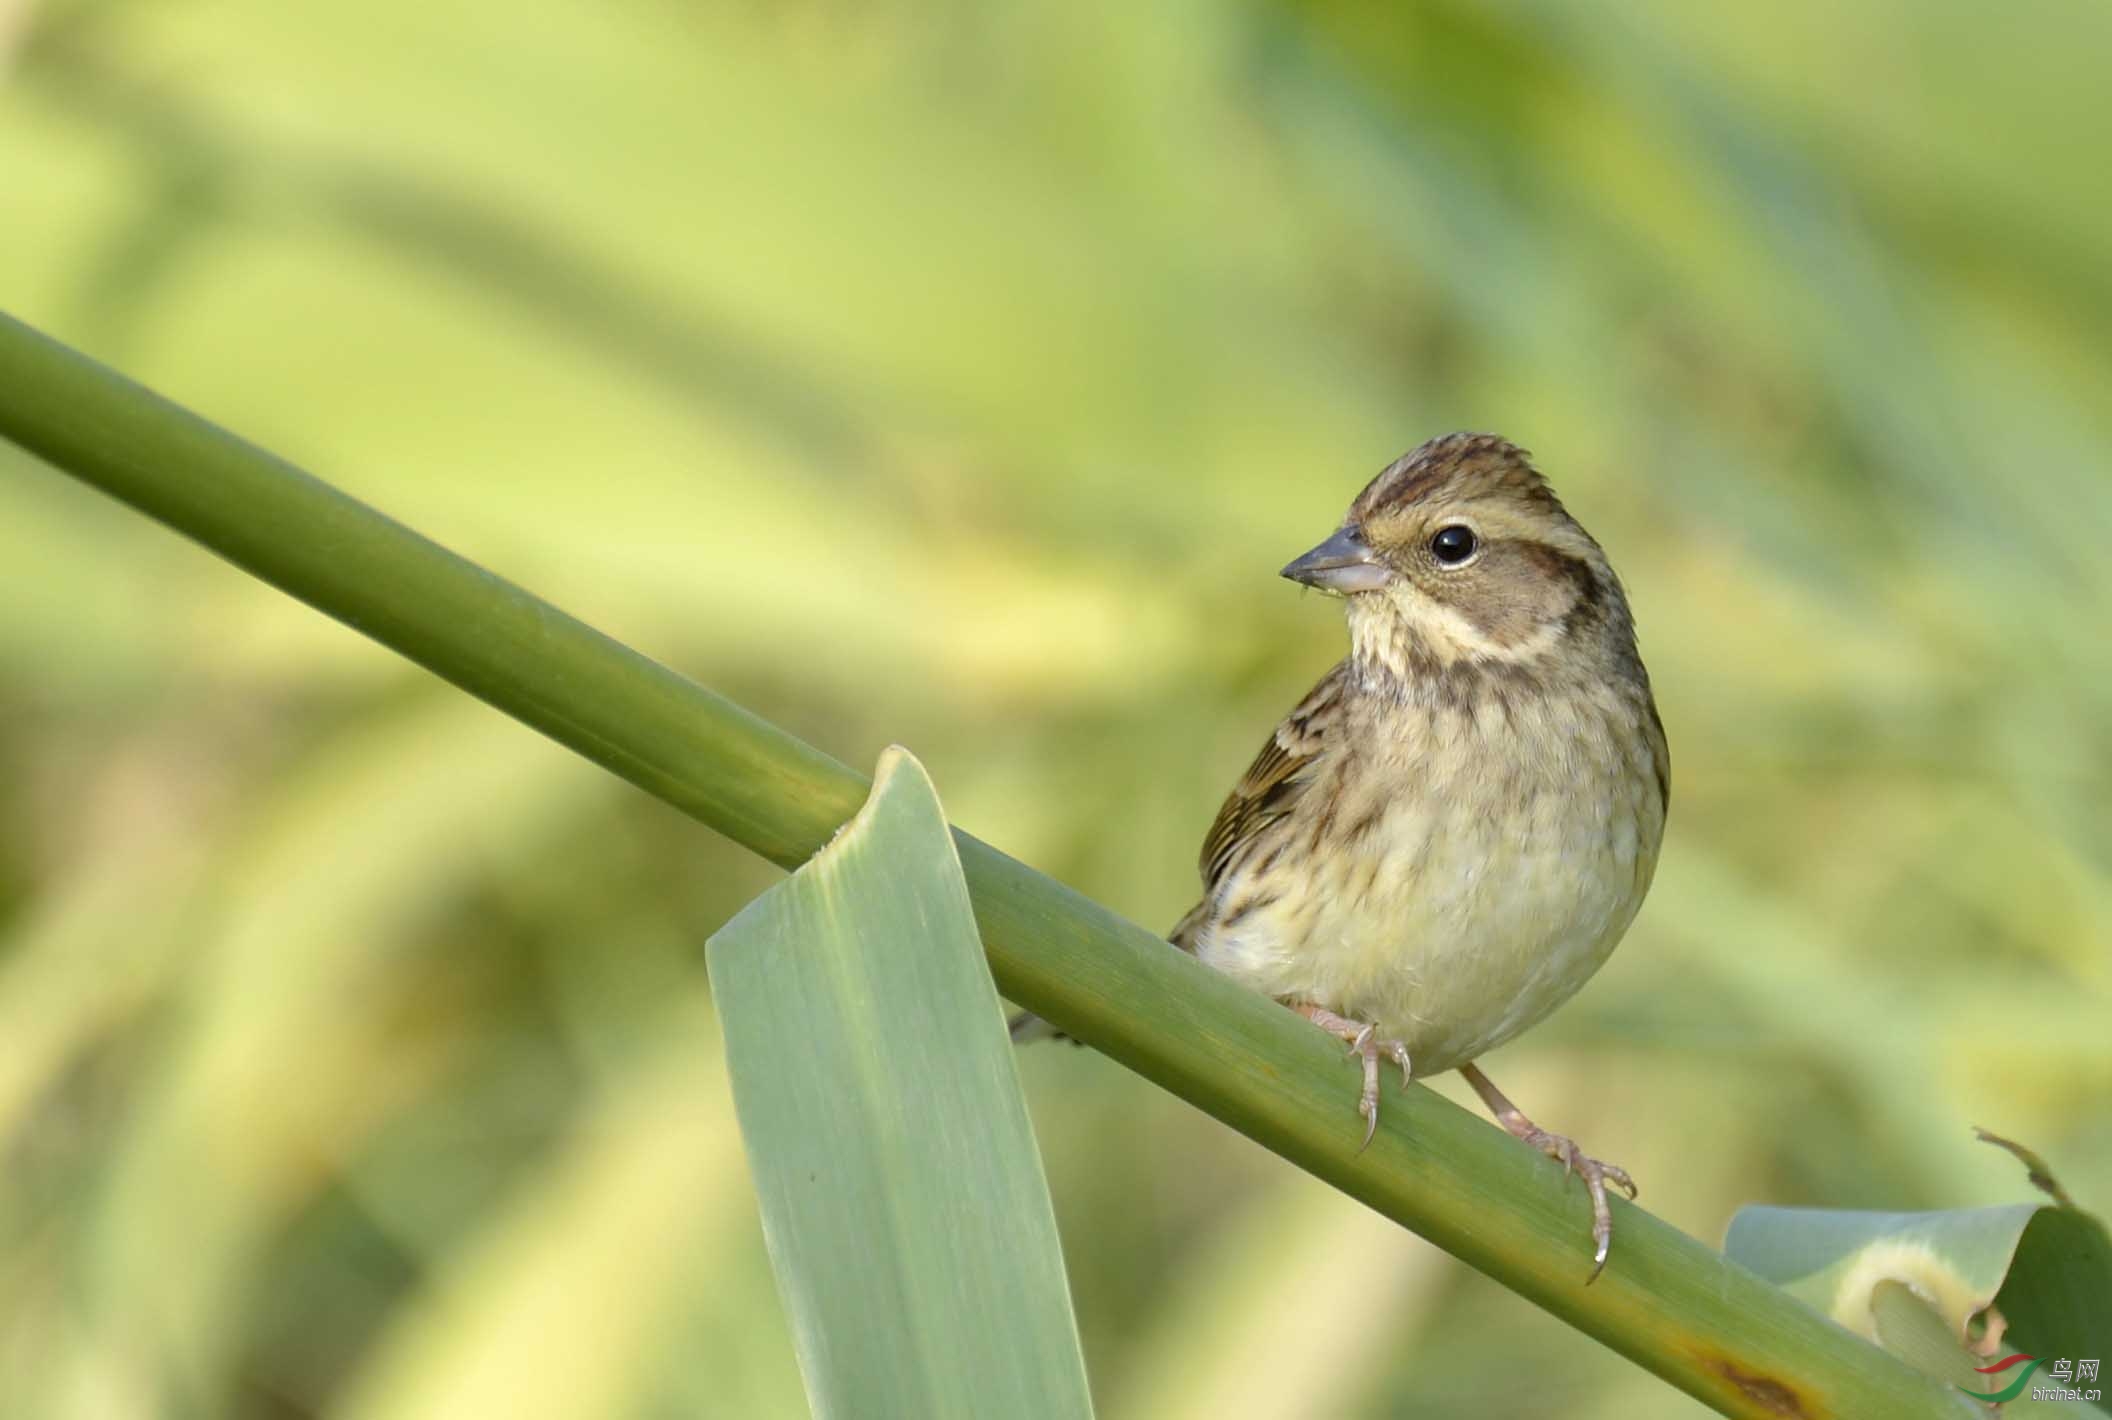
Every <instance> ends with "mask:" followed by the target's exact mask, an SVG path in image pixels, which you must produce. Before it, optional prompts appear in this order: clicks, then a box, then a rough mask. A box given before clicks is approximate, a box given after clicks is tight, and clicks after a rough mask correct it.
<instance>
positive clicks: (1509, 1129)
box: [1459, 1065, 1635, 1286]
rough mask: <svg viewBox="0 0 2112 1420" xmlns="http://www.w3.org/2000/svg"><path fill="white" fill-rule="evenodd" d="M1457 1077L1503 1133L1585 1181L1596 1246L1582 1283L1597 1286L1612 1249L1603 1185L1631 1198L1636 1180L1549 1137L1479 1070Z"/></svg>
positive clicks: (1466, 1070)
mask: <svg viewBox="0 0 2112 1420" xmlns="http://www.w3.org/2000/svg"><path fill="white" fill-rule="evenodd" d="M1459 1073H1460V1074H1462V1075H1464V1076H1466V1080H1467V1083H1468V1084H1470V1085H1472V1086H1473V1087H1474V1093H1475V1094H1477V1095H1480V1096H1481V1102H1482V1103H1483V1104H1485V1105H1487V1106H1488V1107H1489V1113H1491V1114H1493V1115H1495V1116H1496V1122H1497V1123H1498V1124H1501V1125H1502V1126H1503V1127H1504V1131H1505V1132H1506V1133H1508V1134H1509V1135H1510V1136H1511V1137H1512V1138H1514V1139H1519V1140H1523V1141H1524V1142H1525V1143H1527V1144H1530V1145H1532V1146H1533V1147H1534V1148H1535V1149H1538V1150H1539V1151H1540V1152H1541V1153H1543V1154H1546V1155H1547V1156H1548V1157H1549V1158H1551V1159H1553V1160H1554V1161H1555V1162H1556V1163H1558V1164H1560V1165H1562V1167H1564V1168H1566V1169H1568V1170H1569V1171H1570V1172H1571V1173H1573V1174H1575V1175H1576V1176H1577V1177H1578V1178H1581V1179H1583V1180H1584V1187H1585V1189H1586V1190H1587V1191H1589V1192H1590V1194H1591V1240H1592V1242H1593V1244H1594V1245H1595V1247H1594V1250H1593V1252H1592V1259H1591V1260H1592V1267H1591V1276H1589V1277H1587V1278H1585V1279H1584V1283H1585V1285H1586V1286H1589V1285H1591V1284H1592V1283H1593V1282H1596V1281H1597V1280H1598V1279H1599V1274H1600V1273H1601V1272H1603V1271H1605V1270H1606V1253H1607V1250H1608V1249H1609V1248H1611V1247H1612V1246H1613V1214H1612V1212H1611V1211H1610V1210H1609V1209H1608V1208H1607V1206H1606V1185H1607V1184H1609V1183H1610V1184H1612V1185H1613V1186H1614V1187H1615V1188H1619V1189H1625V1190H1626V1191H1627V1194H1628V1196H1629V1197H1630V1198H1633V1197H1635V1180H1633V1179H1631V1178H1629V1177H1628V1171H1627V1170H1626V1169H1624V1168H1621V1167H1620V1166H1619V1165H1617V1164H1609V1163H1604V1162H1602V1161H1600V1160H1598V1159H1594V1158H1592V1157H1590V1156H1589V1155H1587V1154H1586V1153H1585V1152H1584V1151H1583V1150H1582V1149H1579V1148H1578V1147H1577V1146H1576V1142H1575V1141H1574V1140H1571V1139H1567V1138H1564V1137H1563V1136H1562V1135H1560V1134H1550V1133H1548V1132H1547V1131H1546V1130H1545V1129H1542V1128H1541V1127H1540V1126H1539V1125H1537V1124H1535V1123H1533V1121H1531V1120H1530V1119H1527V1118H1526V1117H1525V1112H1524V1111H1523V1110H1521V1109H1519V1108H1518V1106H1517V1105H1514V1104H1512V1103H1511V1102H1510V1100H1509V1099H1507V1098H1506V1097H1505V1096H1504V1093H1503V1091H1502V1090H1499V1089H1497V1088H1496V1082H1495V1081H1494V1080H1491V1079H1490V1078H1489V1077H1488V1076H1487V1075H1484V1074H1482V1073H1481V1070H1480V1068H1479V1067H1478V1066H1475V1065H1462V1066H1460V1067H1459Z"/></svg>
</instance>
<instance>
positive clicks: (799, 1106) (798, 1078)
mask: <svg viewBox="0 0 2112 1420" xmlns="http://www.w3.org/2000/svg"><path fill="white" fill-rule="evenodd" d="M709 958H710V968H711V983H712V989H713V992H714V995H715V998H716V1000H717V1003H718V1008H719V1013H720V1016H721V1018H722V1020H723V1021H724V1023H725V1032H726V1053H727V1060H728V1065H729V1069H730V1072H731V1074H732V1078H733V1093H734V1104H735V1107H736V1109H737V1111H738V1113H739V1116H740V1121H741V1134H742V1138H743V1139H744V1141H745V1142H746V1144H747V1148H748V1156H749V1164H750V1167H751V1169H752V1170H753V1172H754V1175H755V1184H756V1193H757V1196H758V1198H759V1200H760V1203H761V1207H762V1215H763V1230H764V1234H765V1236H766V1238H767V1240H768V1242H769V1247H770V1257H771V1262H772V1264H773V1266H774V1267H775V1268H776V1271H777V1278H778V1286H779V1289H780V1291H781V1292H782V1293H783V1295H784V1299H785V1305H786V1307H787V1309H788V1310H789V1312H790V1314H791V1318H792V1327H793V1334H794V1337H795V1341H796V1345H797V1347H798V1351H799V1361H800V1369H801V1371H802V1373H803V1374H804V1376H805V1379H806V1384H807V1393H808V1396H809V1398H810V1399H811V1401H812V1403H813V1407H814V1412H815V1414H817V1415H820V1416H839V1415H840V1416H866V1415H915V1416H920V1417H932V1420H944V1417H951V1416H960V1417H980V1416H990V1415H1004V1416H1008V1417H1013V1416H1019V1417H1037V1416H1049V1417H1076V1416H1085V1415H1090V1413H1091V1405H1090V1401H1089V1399H1088V1396H1087V1391H1086V1380H1085V1367H1084V1363H1083V1361H1082V1359H1081V1357H1080V1354H1079V1350H1078V1337H1077V1325H1076V1322H1075V1321H1074V1319H1073V1317H1072V1314H1071V1305H1070V1293H1069V1290H1068V1287H1067V1285H1066V1283H1065V1280H1064V1273H1063V1257H1062V1252H1061V1249H1060V1247H1059V1244H1058V1242H1057V1237H1056V1221H1055V1215H1054V1213H1053V1211H1052V1210H1051V1208H1050V1204H1049V1195H1048V1188H1047V1185H1046V1183H1045V1182H1044V1180H1043V1178H1042V1172H1041V1159H1040V1154H1039V1152H1038V1151H1037V1149H1036V1147H1035V1143H1034V1136H1033V1132H1032V1130H1031V1128H1030V1127H1029V1125H1028V1121H1027V1112H1026V1104H1025V1101H1024V1100H1023V1098H1022V1097H1021V1095H1020V1090H1019V1082H1018V1079H1017V1076H1016V1075H1015V1073H1014V1069H1013V1062H1012V1053H1011V1047H1010V1044H1009V1042H1008V1041H1007V1039H1006V1036H1005V1031H1004V1027H1003V1024H1002V1016H1001V1014H1000V1010H999V1005H998V1000H997V992H996V988H995V987H994V986H993V985H992V983H991V980H990V974H989V971H988V969H987V967H986V966H985V965H984V959H983V953H982V948H981V945H980V943H979V940H978V938H977V936H976V930H975V921H974V918H973V917H972V915H971V914H970V910H969V903H968V890H967V885H966V883H965V881H964V880H963V878H962V876H961V868H960V861H959V859H958V857H957V856H956V854H955V851H954V846H953V838H952V835H951V834H950V832H949V831H948V829H947V827H946V821H945V818H944V815H943V814H942V813H941V811H940V809H939V801H938V796H937V794H936V793H935V792H934V791H933V789H932V786H931V781H930V780H929V779H928V778H927V777H926V776H925V774H924V771H923V769H922V767H921V766H920V765H918V763H917V762H916V760H915V759H913V758H911V757H910V756H909V755H908V754H907V753H906V752H904V751H901V750H897V749H891V750H889V751H888V752H887V754H886V755H885V756H883V757H882V759H881V761H880V768H879V772H878V777H877V782H876V783H875V785H874V788H873V793H872V797H871V798H870V799H868V800H867V801H866V804H865V807H864V808H863V809H862V810H860V812H859V814H858V816H857V817H856V818H855V819H853V820H852V821H851V823H850V824H849V825H847V826H846V827H845V828H844V830H843V832H842V833H841V834H839V835H838V836H837V838H836V839H835V841H834V842H832V843H830V844H829V846H828V847H826V848H824V849H823V850H822V851H821V852H820V853H819V854H817V855H816V856H815V857H814V859H813V860H812V861H811V862H809V863H808V864H806V865H805V866H804V867H802V868H801V869H800V870H799V871H798V872H796V873H794V874H793V875H792V877H791V878H790V879H788V880H787V881H786V882H784V883H782V884H780V885H779V886H777V887H775V888H773V889H771V890H770V891H769V892H767V893H765V894H764V895H763V896H762V897H760V898H758V899H757V900H756V901H755V902H754V903H752V904H751V905H750V906H749V907H748V908H747V909H746V910H745V911H743V912H742V913H741V914H740V915H739V916H738V917H736V918H735V919H734V920H733V921H732V922H730V923H728V924H727V925H726V926H725V928H724V929H722V930H721V931H720V932H719V933H718V934H717V935H716V936H714V937H713V938H712V939H711V944H710V948H709Z"/></svg>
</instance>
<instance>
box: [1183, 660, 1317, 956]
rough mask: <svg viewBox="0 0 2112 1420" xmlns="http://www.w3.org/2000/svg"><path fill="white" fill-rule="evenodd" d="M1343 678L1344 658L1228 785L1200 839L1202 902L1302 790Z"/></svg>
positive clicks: (1308, 780) (1310, 777)
mask: <svg viewBox="0 0 2112 1420" xmlns="http://www.w3.org/2000/svg"><path fill="white" fill-rule="evenodd" d="M1348 680H1349V663H1348V662H1347V661H1344V662H1343V663H1342V664H1340V665H1338V666H1336V667H1335V668H1334V669H1333V670H1331V671H1329V672H1328V673H1327V674H1326V675H1324V676H1322V677H1321V678H1320V683H1319V684H1318V685H1316V686H1314V687H1313V688H1312V690H1311V692H1310V693H1308V694H1307V695H1306V697H1305V699H1304V700H1301V701H1300V702H1298V708H1297V709H1295V710H1293V711H1291V713H1290V714H1289V715H1286V716H1285V717H1284V719H1283V723H1282V724H1280V725H1278V726H1277V727H1276V733H1275V734H1274V735H1273V736H1272V737H1271V738H1270V740H1269V742H1268V743H1267V744H1265V745H1263V746H1262V747H1261V753H1260V754H1258V755H1256V756H1255V758H1254V763H1253V764H1252V765H1251V766H1249V767H1248V769H1247V772H1246V773H1245V774H1244V775H1242V776H1241V777H1240V781H1239V783H1238V784H1236V785H1234V786H1233V789H1232V793H1231V795H1230V796H1229V797H1227V798H1226V800H1225V805H1224V807H1223V808H1221V809H1219V810H1218V811H1217V821H1216V822H1215V823H1213V824H1211V825H1210V832H1209V833H1208V834H1206V835H1205V836H1204V838H1203V854H1202V870H1203V892H1204V897H1205V900H1206V901H1207V900H1208V897H1209V895H1210V894H1211V893H1214V892H1215V891H1216V890H1217V885H1218V882H1219V881H1220V880H1221V879H1222V878H1223V877H1224V876H1225V874H1226V872H1227V871H1229V870H1230V869H1231V867H1232V865H1233V864H1234V863H1236V862H1238V861H1239V859H1240V858H1241V856H1242V853H1243V850H1244V849H1245V848H1246V846H1247V845H1248V844H1249V843H1251V842H1253V840H1254V837H1255V835H1256V834H1259V833H1260V832H1261V831H1262V830H1263V829H1265V828H1267V827H1268V826H1269V825H1270V824H1272V823H1274V822H1276V820H1278V819H1280V818H1282V817H1283V816H1284V815H1285V814H1287V813H1289V812H1290V811H1291V807H1292V805H1294V804H1295V803H1297V802H1298V797H1299V795H1301V794H1303V793H1304V792H1305V788H1306V785H1307V784H1308V783H1310V782H1311V780H1312V776H1311V775H1310V774H1308V773H1306V772H1305V771H1306V770H1307V769H1309V768H1310V767H1311V766H1312V764H1313V762H1314V761H1315V760H1317V759H1318V758H1319V757H1320V755H1321V754H1322V752H1323V751H1325V749H1326V748H1327V743H1328V738H1329V734H1330V732H1331V731H1332V730H1333V729H1334V728H1335V726H1336V725H1338V724H1339V723H1340V721H1341V718H1342V717H1341V708H1342V694H1343V690H1344V688H1345V687H1346V685H1347V684H1348ZM1193 915H1194V914H1192V913H1191V914H1190V916H1191V917H1192V916H1193ZM1183 925H1186V924H1185V923H1184V924H1183Z"/></svg>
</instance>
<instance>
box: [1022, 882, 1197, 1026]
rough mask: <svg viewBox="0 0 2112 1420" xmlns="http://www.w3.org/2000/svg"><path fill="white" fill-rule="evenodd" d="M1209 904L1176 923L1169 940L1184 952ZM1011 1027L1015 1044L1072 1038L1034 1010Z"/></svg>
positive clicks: (1189, 948)
mask: <svg viewBox="0 0 2112 1420" xmlns="http://www.w3.org/2000/svg"><path fill="white" fill-rule="evenodd" d="M1209 906H1210V899H1209V898H1207V897H1206V898H1204V899H1203V900H1202V901H1201V902H1198V903H1197V904H1196V905H1195V906H1193V907H1191V908H1189V909H1188V915H1187V916H1185V917H1183V918H1182V919H1181V920H1180V922H1179V923H1177V924H1176V925H1175V927H1174V929H1173V931H1172V932H1171V933H1170V934H1169V935H1168V937H1167V940H1168V941H1170V942H1172V943H1173V944H1174V945H1175V946H1177V947H1179V948H1180V949H1181V950H1182V951H1184V952H1193V951H1194V950H1195V934H1196V933H1197V932H1198V931H1199V930H1201V928H1202V925H1203V919H1204V918H1205V917H1206V916H1207V915H1208V914H1207V913H1206V911H1205V909H1206V908H1208V907H1209ZM1011 1028H1012V1043H1013V1044H1014V1045H1026V1044H1027V1043H1029V1042H1030V1041H1036V1040H1071V1037H1070V1036H1067V1035H1065V1034H1064V1033H1063V1032H1062V1031H1060V1030H1058V1029H1056V1027H1054V1026H1052V1025H1050V1024H1049V1023H1048V1022H1047V1021H1045V1020H1043V1019H1042V1018H1041V1017H1039V1016H1037V1015H1035V1014H1034V1013H1033V1012H1032V1011H1021V1012H1020V1013H1019V1014H1018V1015H1016V1016H1014V1017H1013V1018H1012V1021H1011ZM1071 1043H1072V1044H1073V1045H1076V1044H1077V1043H1078V1042H1077V1041H1075V1040H1071Z"/></svg>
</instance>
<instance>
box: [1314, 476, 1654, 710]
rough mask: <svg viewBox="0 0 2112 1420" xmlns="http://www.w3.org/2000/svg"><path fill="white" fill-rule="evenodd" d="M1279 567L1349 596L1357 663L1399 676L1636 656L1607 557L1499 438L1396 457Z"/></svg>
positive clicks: (1541, 478)
mask: <svg viewBox="0 0 2112 1420" xmlns="http://www.w3.org/2000/svg"><path fill="white" fill-rule="evenodd" d="M1283 575H1284V576H1286V577H1288V578H1290V579H1291V580H1292V581H1294V582H1302V583H1304V584H1305V585H1307V586H1310V587H1317V588H1319V589H1320V590H1322V591H1326V592H1331V593H1335V594H1337V595H1340V596H1342V597H1345V598H1346V599H1347V600H1348V603H1349V609H1348V610H1349V625H1350V634H1351V638H1352V640H1353V642H1354V643H1355V646H1356V652H1357V655H1358V658H1359V660H1360V661H1368V662H1370V663H1372V664H1376V665H1381V666H1389V667H1390V668H1391V669H1393V670H1395V671H1396V672H1398V673H1401V674H1403V675H1406V674H1408V673H1409V668H1408V665H1407V662H1408V661H1409V660H1410V659H1411V658H1413V657H1420V658H1422V659H1423V660H1424V661H1435V662H1436V663H1438V664H1441V665H1442V664H1451V663H1454V662H1457V661H1460V660H1462V659H1465V660H1469V661H1475V662H1507V663H1511V664H1514V665H1535V664H1538V663H1543V662H1547V661H1549V660H1550V659H1551V658H1559V657H1569V658H1572V659H1574V658H1576V657H1577V656H1579V655H1593V653H1594V652H1597V651H1601V650H1603V651H1607V652H1611V653H1613V654H1616V655H1617V654H1619V653H1620V651H1621V649H1622V647H1623V646H1624V645H1625V647H1626V652H1627V655H1628V656H1629V657H1633V655H1634V632H1633V628H1632V624H1631V623H1630V620H1629V616H1628V609H1627V603H1626V600H1625V598H1624V597H1623V595H1622V592H1621V587H1620V583H1619V581H1618V580H1617V579H1616V578H1615V576H1614V574H1613V569H1612V567H1611V566H1609V565H1608V563H1607V561H1606V554H1605V553H1604V552H1603V551H1601V550H1600V548H1599V545H1598V544H1597V543H1596V542H1594V541H1592V539H1591V535H1590V534H1589V533H1586V532H1585V531H1584V529H1583V528H1582V527H1580V526H1578V524H1577V522H1576V520H1575V519H1573V518H1571V517H1570V516H1569V513H1568V512H1567V511H1566V510H1565V509H1564V508H1563V506H1562V504H1561V502H1560V501H1559V500H1557V499H1556V497H1555V494H1554V490H1553V489H1551V488H1549V487H1548V484H1547V480H1546V479H1545V478H1543V477H1542V476H1541V475H1540V473H1539V472H1538V470H1536V469H1535V468H1534V467H1533V466H1532V463H1531V461H1530V459H1529V458H1528V456H1527V455H1526V453H1525V451H1524V450H1523V449H1520V448H1518V447H1517V446H1516V445H1513V444H1511V443H1508V442H1506V441H1505V440H1503V439H1499V438H1497V437H1496V436H1495V435H1493V434H1448V435H1446V436H1444V437H1443V438H1439V439H1432V440H1431V441H1430V442H1429V443H1427V444H1424V445H1422V446H1421V447H1420V448H1418V449H1415V450H1414V451H1412V452H1410V453H1407V454H1404V455H1403V456H1401V457H1400V458H1398V459H1396V460H1395V461H1394V462H1393V463H1392V464H1390V465H1389V466H1388V467H1387V468H1386V470H1385V471H1384V472H1383V473H1381V474H1380V475H1379V476H1378V477H1377V478H1375V479H1373V480H1372V481H1371V483H1370V485H1369V486H1367V487H1366V488H1365V489H1364V491H1363V492H1362V493H1360V494H1358V495H1357V498H1356V501H1355V502H1353V503H1351V504H1350V507H1349V515H1348V516H1347V517H1346V518H1345V519H1344V520H1343V523H1342V526H1341V527H1340V528H1338V529H1337V530H1336V531H1335V532H1334V533H1333V535H1331V536H1330V537H1328V538H1327V540H1326V541H1324V542H1322V543H1321V544H1320V545H1319V546H1317V547H1315V548H1313V549H1312V550H1311V551H1309V552H1307V553H1306V554H1305V555H1303V556H1302V557H1299V558H1298V559H1297V560H1295V561H1294V562H1292V563H1291V564H1290V565H1289V566H1287V567H1285V568H1284V569H1283ZM1593 658H1594V659H1596V657H1595V656H1593Z"/></svg>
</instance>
